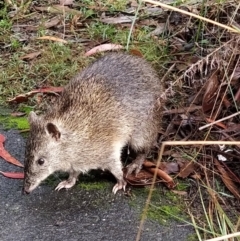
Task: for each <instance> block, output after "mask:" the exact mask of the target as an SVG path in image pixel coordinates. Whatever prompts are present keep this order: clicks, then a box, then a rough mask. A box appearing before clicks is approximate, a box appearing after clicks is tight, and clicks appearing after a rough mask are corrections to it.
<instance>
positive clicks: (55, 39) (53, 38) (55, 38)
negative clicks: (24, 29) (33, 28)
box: [36, 36, 68, 44]
mask: <svg viewBox="0 0 240 241" xmlns="http://www.w3.org/2000/svg"><path fill="white" fill-rule="evenodd" d="M36 39H43V40H52V41H55V42H60V43H64V44H67V43H68V42H67V41H66V40H64V39H61V38H57V37H54V36H42V37H39V38H36Z"/></svg>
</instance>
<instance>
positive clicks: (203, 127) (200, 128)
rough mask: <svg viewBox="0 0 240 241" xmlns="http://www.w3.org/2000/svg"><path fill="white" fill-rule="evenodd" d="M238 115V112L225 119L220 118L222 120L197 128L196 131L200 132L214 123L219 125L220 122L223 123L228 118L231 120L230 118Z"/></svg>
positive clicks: (239, 112)
mask: <svg viewBox="0 0 240 241" xmlns="http://www.w3.org/2000/svg"><path fill="white" fill-rule="evenodd" d="M239 114H240V111H238V112H236V113H234V114H232V115H229V116H226V117H224V118H222V119H219V120H216V121H214V122H212V123H209V124H206V125H204V126H202V127H199V128H198V130H200V131H201V130H203V129H205V128H207V127H209V126H212V125H215V124H216V123H219V122H222V121H224V120H227V119H230V118H232V117H234V116H236V115H239Z"/></svg>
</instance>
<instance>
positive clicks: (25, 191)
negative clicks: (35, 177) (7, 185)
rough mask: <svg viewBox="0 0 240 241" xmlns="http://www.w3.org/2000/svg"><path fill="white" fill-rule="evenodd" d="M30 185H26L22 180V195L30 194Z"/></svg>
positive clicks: (26, 182)
mask: <svg viewBox="0 0 240 241" xmlns="http://www.w3.org/2000/svg"><path fill="white" fill-rule="evenodd" d="M30 186H31V184H30V183H28V181H27V179H25V180H24V184H23V188H22V194H29V193H30V192H31V190H30Z"/></svg>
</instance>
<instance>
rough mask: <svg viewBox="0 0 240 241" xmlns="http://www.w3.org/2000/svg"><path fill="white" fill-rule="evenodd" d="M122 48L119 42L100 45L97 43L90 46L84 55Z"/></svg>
mask: <svg viewBox="0 0 240 241" xmlns="http://www.w3.org/2000/svg"><path fill="white" fill-rule="evenodd" d="M123 48H124V47H123V46H122V45H119V44H101V45H98V46H96V47H94V48H92V49H91V50H89V51H87V52H86V53H85V54H84V55H85V56H90V55H93V54H96V53H98V52H105V51H108V50H118V49H123Z"/></svg>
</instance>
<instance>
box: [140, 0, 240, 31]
mask: <svg viewBox="0 0 240 241" xmlns="http://www.w3.org/2000/svg"><path fill="white" fill-rule="evenodd" d="M142 1H143V2H146V3H151V4H154V5H157V6H161V7H163V8H167V9H170V10H173V11H176V12H180V13H183V14H186V15H189V16H191V17H194V18H198V19H201V20H203V21H205V22H209V23H212V24H214V25H217V26H219V27H222V28H225V29H227V30H229V31H231V32H234V33H240V30H239V29H235V28H231V27H229V26H227V25H224V24H221V23H219V22H216V21H213V20H211V19H208V18H205V17H202V16H200V15H196V14H194V13H191V12H187V11H184V10H182V9H179V8H175V7H173V6H170V5H167V4H164V3H160V2H157V1H152V0H142Z"/></svg>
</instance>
